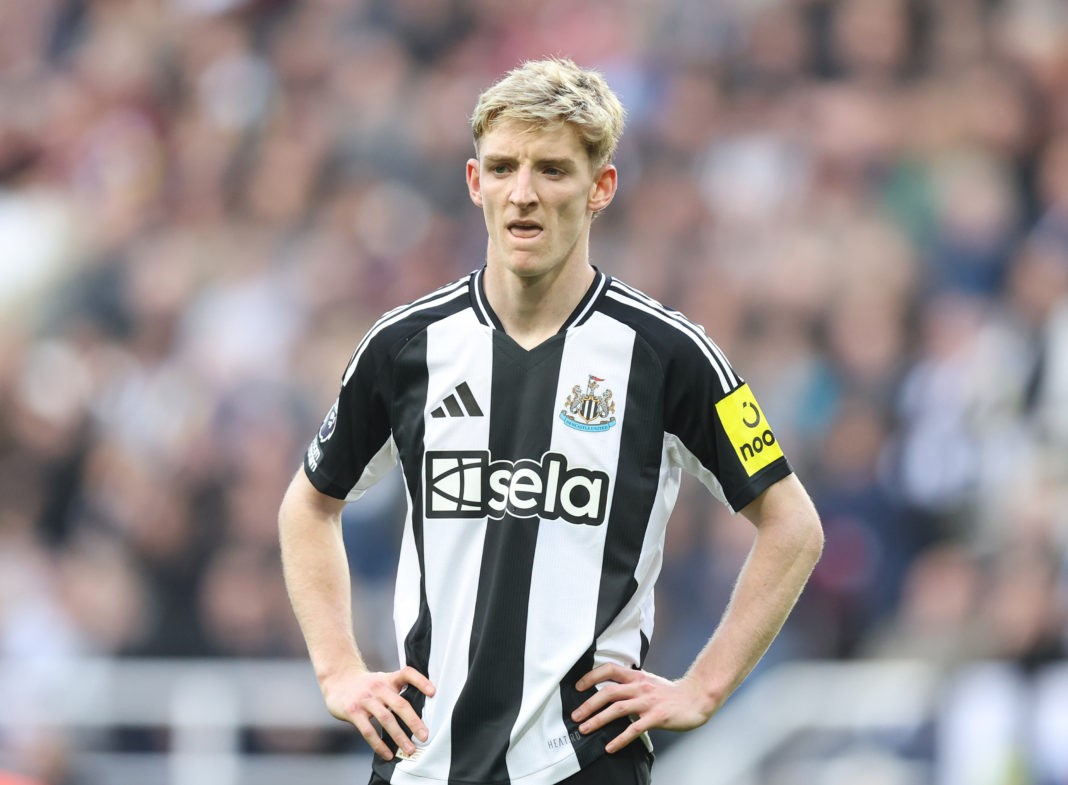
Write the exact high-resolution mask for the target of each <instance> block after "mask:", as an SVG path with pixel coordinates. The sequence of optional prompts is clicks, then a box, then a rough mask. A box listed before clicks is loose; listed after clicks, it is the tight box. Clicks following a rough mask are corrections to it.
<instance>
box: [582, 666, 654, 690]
mask: <svg viewBox="0 0 1068 785" xmlns="http://www.w3.org/2000/svg"><path fill="white" fill-rule="evenodd" d="M636 673H640V671H636V670H634V669H633V668H624V667H622V666H620V665H617V664H616V663H614V662H609V663H605V664H604V665H598V666H597V667H596V668H594V669H593V670H592V671H590V672H589V673H587V674H586V675H585V676H583V677H582V678H581V679H579V680H578V681H577V682H575V688H576V689H577V690H578V691H579V692H585V691H586V690H588V689H590V688H591V687H593V686H595V685H597V684H600V683H601V682H603V681H615V682H619V683H623V682H626V681H630V680H631V679H632V678H633V674H636Z"/></svg>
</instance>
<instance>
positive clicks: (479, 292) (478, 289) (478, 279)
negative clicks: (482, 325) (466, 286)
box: [473, 269, 493, 327]
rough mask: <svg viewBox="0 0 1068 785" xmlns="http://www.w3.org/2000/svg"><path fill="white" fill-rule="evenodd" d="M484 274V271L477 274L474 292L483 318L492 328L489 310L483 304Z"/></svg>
mask: <svg viewBox="0 0 1068 785" xmlns="http://www.w3.org/2000/svg"><path fill="white" fill-rule="evenodd" d="M483 272H485V270H484V269H483V270H479V271H478V272H477V273H475V283H474V286H473V288H474V291H475V302H476V303H477V304H478V309H479V310H480V311H482V318H483V319H484V320H485V322H486V324H488V325H490V326H491V327H492V326H493V320H492V319H491V318H490V315H489V309H488V308H487V307H486V304H485V303H484V302H482V273H483Z"/></svg>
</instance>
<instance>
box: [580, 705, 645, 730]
mask: <svg viewBox="0 0 1068 785" xmlns="http://www.w3.org/2000/svg"><path fill="white" fill-rule="evenodd" d="M631 714H638V711H637V707H636V706H635V705H634V701H617V702H616V703H613V704H612V705H611V706H609V707H608V708H606V709H605V710H604V711H602V712H599V713H597V714H594V715H593V716H592V717H590V718H589V719H588V720H586V721H585V722H583V723H582V724H581V725H579V732H580V733H583V734H587V735H588V734H590V733H593V732H594V731H596V730H600V729H601V728H603V727H604V726H605V725H607V724H608V723H610V722H614V721H615V720H618V719H619V718H620V717H627V716H629V715H631Z"/></svg>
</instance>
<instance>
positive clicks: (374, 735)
mask: <svg viewBox="0 0 1068 785" xmlns="http://www.w3.org/2000/svg"><path fill="white" fill-rule="evenodd" d="M352 724H353V725H355V726H356V730H358V731H359V732H360V735H361V736H363V738H364V741H366V742H367V744H368V746H370V748H371V749H372V750H373V751H374V753H375V754H376V755H378V757H380V758H382V759H383V760H392V759H393V753H392V752H391V751H390V749H389V747H388V746H387V745H386V743H385V742H384V741H382V739H381V737H379V735H378V732H377V731H376V730H375V727H374V725H372V724H371V721H370V720H368V719H367V715H365V714H356V715H355V716H354V717H353V718H352Z"/></svg>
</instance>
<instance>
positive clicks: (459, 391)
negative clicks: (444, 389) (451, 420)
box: [430, 382, 484, 417]
mask: <svg viewBox="0 0 1068 785" xmlns="http://www.w3.org/2000/svg"><path fill="white" fill-rule="evenodd" d="M457 398H459V400H457ZM461 402H463V406H460V403H461ZM465 409H466V410H467V411H466V412H465V411H464V410H465ZM430 416H431V417H465V416H466V417H483V416H484V415H483V414H482V409H481V408H479V405H478V401H476V400H475V396H474V395H473V394H472V393H471V388H470V387H468V386H467V382H460V384H459V385H457V387H456V390H455V392H452V393H450V394H449V395H446V396H445V400H443V401H442V402H441V406H439V407H438V408H436V409H435V410H434V411H432V412H431V413H430Z"/></svg>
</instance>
